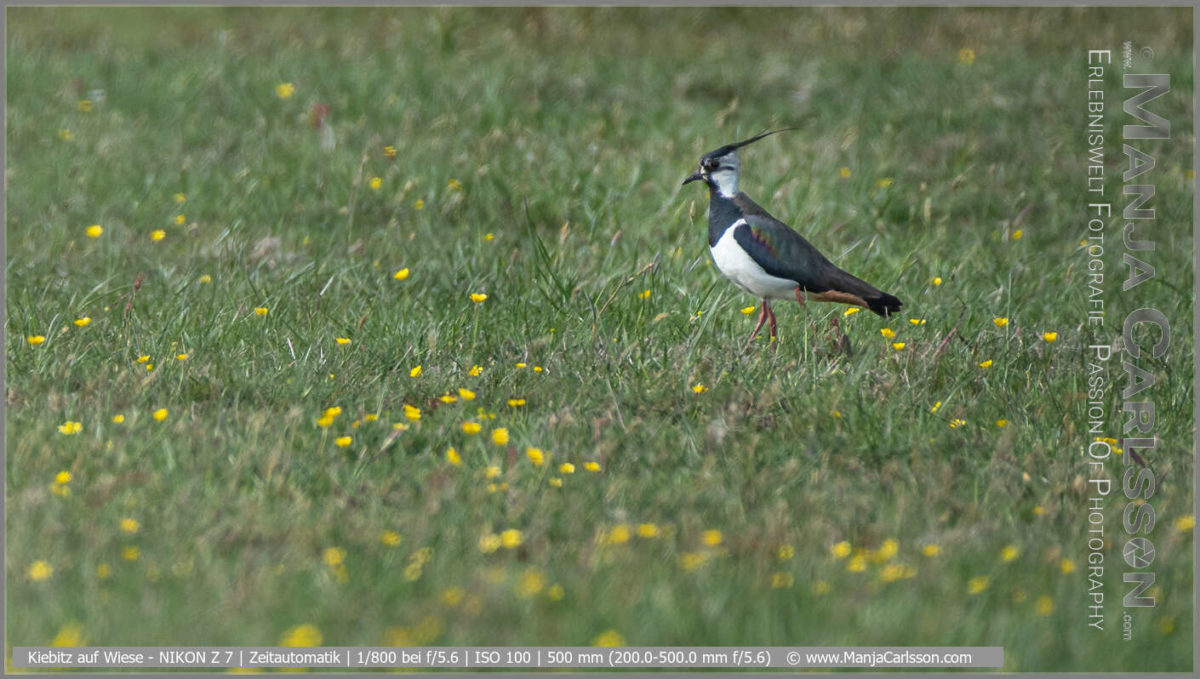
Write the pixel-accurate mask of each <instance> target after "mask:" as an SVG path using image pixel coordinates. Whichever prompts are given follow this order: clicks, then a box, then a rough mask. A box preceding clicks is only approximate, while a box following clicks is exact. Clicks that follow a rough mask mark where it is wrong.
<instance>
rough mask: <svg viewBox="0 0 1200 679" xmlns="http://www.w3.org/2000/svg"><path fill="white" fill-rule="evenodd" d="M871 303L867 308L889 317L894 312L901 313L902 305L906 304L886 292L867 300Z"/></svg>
mask: <svg viewBox="0 0 1200 679" xmlns="http://www.w3.org/2000/svg"><path fill="white" fill-rule="evenodd" d="M867 304H868V305H869V306H868V307H867V308H868V309H870V310H871V311H874V312H875V313H877V314H879V315H880V316H883V317H884V318H887V317H888V316H890V315H892V314H897V313H900V307H901V306H903V305H904V304H903V303H902V302H901V301H900V300H899V299H898V298H896V297H893V296H892V295H889V294H887V293H886V292H881V293H879V296H878V297H873V298H871V299H869V300H867Z"/></svg>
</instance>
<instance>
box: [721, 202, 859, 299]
mask: <svg viewBox="0 0 1200 679" xmlns="http://www.w3.org/2000/svg"><path fill="white" fill-rule="evenodd" d="M755 207H757V206H755ZM743 219H744V220H745V222H746V224H745V225H743V226H739V227H738V229H737V230H736V231H734V232H733V237H734V239H735V240H736V241H737V243H738V245H740V246H741V247H742V249H744V250H745V251H746V252H747V253H748V254H749V255H750V257H751V258H752V259H754V261H755V262H758V264H759V266H761V267H762V268H763V270H764V271H766V272H767V273H769V274H771V275H772V276H778V277H780V278H788V279H791V280H794V281H796V282H797V283H799V284H800V287H801V288H803V289H804V290H806V291H811V292H824V291H826V290H829V286H830V282H831V281H829V280H828V279H829V277H830V275H831V274H832V273H833V272H835V271H838V268H837V267H836V266H834V265H833V264H832V263H831V262H830V261H829V260H828V259H826V258H825V255H822V254H821V253H820V251H818V250H817V249H816V248H815V247H813V245H812V244H811V243H809V242H808V241H806V240H804V237H803V236H801V235H800V234H798V233H796V232H795V231H793V230H792V229H791V227H789V226H788V225H787V224H784V223H783V222H781V221H779V220H778V219H775V218H774V217H772V216H771V215H769V214H767V213H766V212H765V211H761V208H760V212H759V213H758V214H755V213H749V214H745V216H744V217H743Z"/></svg>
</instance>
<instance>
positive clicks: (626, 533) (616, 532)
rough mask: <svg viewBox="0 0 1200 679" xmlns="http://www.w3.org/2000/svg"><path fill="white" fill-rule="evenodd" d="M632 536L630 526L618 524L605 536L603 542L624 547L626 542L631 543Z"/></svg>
mask: <svg viewBox="0 0 1200 679" xmlns="http://www.w3.org/2000/svg"><path fill="white" fill-rule="evenodd" d="M631 535H632V531H631V530H630V527H629V524H627V523H618V524H617V525H615V526H613V527H612V529H611V530H609V531H608V532H607V533H605V534H604V540H603V541H604V542H605V543H607V544H610V545H623V544H625V543H626V542H629V538H630V536H631Z"/></svg>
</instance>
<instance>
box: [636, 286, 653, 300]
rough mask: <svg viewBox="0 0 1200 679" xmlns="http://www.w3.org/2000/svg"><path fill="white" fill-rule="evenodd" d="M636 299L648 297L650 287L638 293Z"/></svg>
mask: <svg viewBox="0 0 1200 679" xmlns="http://www.w3.org/2000/svg"><path fill="white" fill-rule="evenodd" d="M638 299H650V289H649V288H647V289H645V290H643V291H641V292H639V293H638Z"/></svg>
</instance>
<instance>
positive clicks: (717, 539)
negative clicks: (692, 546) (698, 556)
mask: <svg viewBox="0 0 1200 679" xmlns="http://www.w3.org/2000/svg"><path fill="white" fill-rule="evenodd" d="M721 537H722V536H721V531H719V530H706V531H704V532H703V533H702V534H701V536H700V539H701V540H703V541H704V544H706V545H708V546H709V547H716V546H717V545H719V544H721Z"/></svg>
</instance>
